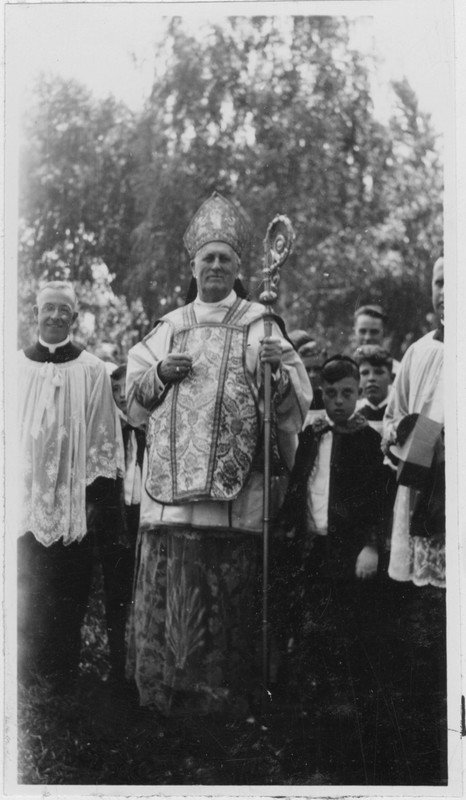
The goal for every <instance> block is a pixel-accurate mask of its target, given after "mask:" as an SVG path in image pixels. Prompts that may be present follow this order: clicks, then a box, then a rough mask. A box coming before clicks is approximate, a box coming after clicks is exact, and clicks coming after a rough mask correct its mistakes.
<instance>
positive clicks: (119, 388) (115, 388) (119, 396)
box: [110, 375, 126, 414]
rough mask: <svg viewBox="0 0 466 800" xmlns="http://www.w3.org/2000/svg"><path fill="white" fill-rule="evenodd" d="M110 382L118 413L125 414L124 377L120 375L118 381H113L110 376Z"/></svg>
mask: <svg viewBox="0 0 466 800" xmlns="http://www.w3.org/2000/svg"><path fill="white" fill-rule="evenodd" d="M110 380H111V381H112V392H113V399H114V401H115V403H116V405H117V406H118V408H119V409H120V411H123V414H126V375H122V376H121V378H118V380H114V379H113V378H112V377H111V376H110Z"/></svg>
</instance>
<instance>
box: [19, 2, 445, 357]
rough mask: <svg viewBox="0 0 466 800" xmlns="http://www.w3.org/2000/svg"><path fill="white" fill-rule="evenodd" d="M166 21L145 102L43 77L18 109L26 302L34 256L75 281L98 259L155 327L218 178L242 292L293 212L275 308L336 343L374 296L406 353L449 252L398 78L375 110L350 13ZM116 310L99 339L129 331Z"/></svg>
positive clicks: (409, 98) (431, 151) (88, 278)
mask: <svg viewBox="0 0 466 800" xmlns="http://www.w3.org/2000/svg"><path fill="white" fill-rule="evenodd" d="M166 25H167V29H166V36H165V38H164V41H163V43H162V44H161V45H160V46H159V47H158V50H157V53H156V73H155V75H154V85H153V89H152V93H151V96H150V98H149V100H148V102H147V103H146V107H145V108H144V110H143V112H142V113H141V114H138V115H132V114H130V113H129V112H128V111H127V110H126V109H124V108H123V107H122V106H121V105H120V104H117V103H116V102H115V101H114V100H112V99H109V100H107V101H105V102H104V103H102V104H98V103H96V102H95V101H94V100H93V99H92V97H91V96H90V94H89V93H88V92H87V91H86V90H85V89H84V88H83V87H81V86H78V85H76V84H74V83H72V82H63V81H56V80H51V79H49V80H45V79H44V80H42V82H40V83H39V87H38V92H37V101H36V102H35V103H34V104H33V106H32V108H31V110H30V112H29V115H28V118H27V120H26V130H27V141H28V145H27V151H25V153H24V158H23V170H22V182H21V186H22V193H21V217H22V229H21V236H20V296H21V301H22V302H24V301H25V299H26V297H28V296H30V294H31V292H32V290H33V288H34V287H35V285H36V283H37V280H38V277H39V273H40V272H41V270H42V268H43V259H44V253H52V254H53V255H54V258H58V259H59V260H62V261H63V262H64V263H65V264H66V265H67V266H68V267H69V269H70V274H71V278H72V279H73V280H75V281H78V282H80V283H83V284H84V285H85V286H86V289H85V292H88V291H89V290H93V289H94V288H95V284H94V279H93V277H92V268H93V267H92V265H95V264H96V263H97V264H98V263H101V262H104V263H105V264H106V265H107V266H108V269H109V271H110V273H111V274H112V275H114V276H115V278H114V284H113V285H114V287H115V291H116V293H117V294H118V295H119V296H120V297H121V295H122V294H124V295H125V296H126V298H127V301H128V303H129V314H130V317H131V318H132V329H133V330H135V331H138V332H141V333H142V332H143V330H145V328H144V324H143V322H142V317H141V316H140V314H139V312H140V308H141V307H140V305H137V306H136V307H133V305H132V303H141V302H142V304H143V307H144V311H145V313H146V314H147V315H148V319H149V325H150V326H151V325H153V323H154V321H155V320H156V319H157V318H158V317H160V316H161V315H162V314H163V313H165V312H166V311H167V310H169V309H171V308H173V307H174V306H176V305H177V304H180V303H182V302H183V298H184V295H185V292H186V289H187V285H188V280H189V266H188V259H187V256H186V253H185V251H184V247H183V243H182V237H183V233H184V230H185V229H186V226H187V224H188V222H189V220H190V218H191V216H192V214H193V213H194V211H195V210H196V209H197V207H198V206H199V205H200V203H201V202H202V201H203V200H204V199H205V198H206V196H208V195H209V194H210V193H211V192H212V191H213V190H214V189H218V190H219V191H220V192H222V193H224V194H225V195H227V196H228V197H230V198H232V199H233V200H235V201H237V202H239V203H240V204H241V205H242V206H243V207H244V208H245V209H246V211H247V213H248V214H249V217H250V219H251V222H252V228H253V232H254V235H253V240H252V244H251V249H250V253H249V254H248V255H247V256H246V258H245V259H244V260H243V265H242V271H243V274H244V277H245V279H246V283H247V284H248V285H249V288H250V291H251V293H252V295H253V296H257V295H258V293H259V290H260V282H261V276H260V268H261V258H262V238H263V236H264V234H265V230H266V227H267V224H268V222H269V221H270V220H271V218H272V217H273V216H274V215H275V214H276V213H278V212H280V213H286V214H287V215H288V216H289V217H290V219H291V220H292V222H293V225H294V227H295V229H296V234H297V239H296V247H295V252H294V254H293V255H292V256H291V258H290V259H289V261H288V263H287V265H286V266H285V268H284V270H283V275H282V283H281V291H280V300H279V308H278V310H279V311H280V312H281V313H282V314H283V316H284V317H285V319H286V321H287V323H288V326H289V327H290V328H291V327H305V328H313V329H314V330H315V331H316V333H317V334H318V335H320V336H321V337H322V338H324V339H325V340H326V342H327V346H328V347H329V349H334V350H340V349H342V348H344V347H345V346H346V345H347V341H348V337H349V335H350V330H351V326H352V314H353V311H354V309H355V307H356V306H357V305H359V304H360V303H362V302H367V301H369V300H371V301H382V303H383V305H384V306H385V308H386V309H387V310H388V313H389V316H390V322H391V333H392V334H393V352H394V354H395V355H399V352H400V348H401V346H402V342H403V340H404V339H405V337H406V336H407V335H408V334H409V335H411V336H414V337H417V336H419V335H420V334H421V333H422V332H423V330H424V327H425V324H426V313H427V312H428V310H429V307H430V302H429V294H430V292H429V278H430V275H429V273H430V268H431V265H432V262H433V260H434V259H435V258H436V257H437V255H439V254H440V252H441V249H442V167H441V161H440V156H439V153H438V152H437V150H438V143H437V141H436V137H435V135H434V133H433V130H432V127H431V124H430V120H429V117H428V115H427V114H425V113H423V112H422V111H421V110H420V109H419V108H418V103H417V98H416V96H415V94H414V92H413V91H412V90H411V88H410V87H409V85H408V83H407V82H406V81H402V82H399V83H397V84H395V85H394V87H393V89H394V98H395V100H396V107H395V111H394V114H393V117H392V119H391V120H390V121H389V123H388V124H382V123H381V122H379V121H378V120H377V119H376V118H375V116H374V112H373V107H372V100H371V89H370V69H371V64H370V62H369V60H368V59H367V57H366V56H363V55H362V54H360V53H359V52H357V51H355V50H354V49H352V47H351V25H352V23H351V22H350V21H349V19H347V18H339V17H325V16H320V17H299V16H296V17H291V16H290V17H280V18H278V17H252V18H245V17H230V18H227V19H226V20H225V21H224V22H222V24H209V25H208V24H205V25H204V27H203V29H202V30H201V32H200V33H196V32H193V31H192V30H190V29H189V28H188V27H187V25H186V24H185V22H184V21H183V20H182V19H180V18H176V17H172V18H169V20H168V21H167V23H166ZM123 305H124V304H123ZM126 312H127V309H125V308H123V309H122V311H121V314H120V316H119V313H120V312H118V313H117V314H116V315H115V314H114V311H111V313H110V316H109V319H108V324H107V323H105V324H104V325H103V328H102V334H101V332H100V331H99V333H98V336H100V335H104V332H105V335H106V336H108V335H109V328H110V326H111V324H112V322H113V324H114V325H115V330H114V333H113V336H114V338H115V339H116V340H119V339H121V338H124V336H123V334H122V332H121V331H120V329H119V325H120V324H123V327H124V326H125V325H126V324H127V323H128V324H129V322H128V319H127V317H126V316H125V315H126ZM133 317H134V318H133ZM23 327H24V325H23ZM130 327H131V326H130ZM124 329H125V330H126V328H125V327H124ZM96 335H97V334H96ZM98 336H97V338H98ZM129 338H131V336H130V337H129ZM125 341H126V340H125ZM128 341H129V340H128ZM126 346H127V345H126V344H125V343H124V344H123V345H122V351H124V350H125V348H126Z"/></svg>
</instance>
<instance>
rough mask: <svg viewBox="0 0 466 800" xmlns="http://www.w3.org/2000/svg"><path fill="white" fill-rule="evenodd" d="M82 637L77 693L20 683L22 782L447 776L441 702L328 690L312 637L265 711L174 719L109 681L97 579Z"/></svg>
mask: <svg viewBox="0 0 466 800" xmlns="http://www.w3.org/2000/svg"><path fill="white" fill-rule="evenodd" d="M434 624H435V620H434ZM83 633H84V635H83V642H84V644H83V650H82V658H81V667H80V677H79V681H78V686H77V689H76V691H75V692H74V693H69V694H56V693H54V692H53V690H52V688H51V686H50V685H49V684H48V683H47V682H46V681H42V682H39V683H37V684H36V685H33V686H30V687H28V688H26V687H23V686H19V690H18V731H19V734H18V735H19V745H18V752H19V763H18V783H20V784H49V785H50V784H62V785H66V784H73V785H74V784H81V785H85V784H87V785H89V784H91V785H153V786H155V785H195V784H201V785H230V784H232V785H244V784H246V785H252V786H254V785H256V786H257V785H344V784H349V785H384V784H389V785H390V784H392V785H393V784H395V785H400V784H408V785H409V784H413V785H417V784H432V785H441V784H444V783H445V782H446V773H445V767H444V766H443V760H442V759H440V758H439V752H440V749H441V739H442V736H443V735H444V732H445V729H446V727H445V726H446V723H445V720H439V721H438V724H436V725H435V726H434V727H433V725H432V718H431V714H430V711H429V709H430V708H431V706H432V702H428V703H424V704H422V703H421V704H418V705H417V706H414V705H413V704H410V702H409V701H408V700H409V699H408V698H406V697H403V696H402V697H400V696H397V692H396V689H395V687H390V686H387V685H385V686H379V689H378V691H377V696H374V694H373V692H372V689H371V690H369V689H368V692H367V696H366V697H362V698H361V696H359V697H358V698H356V695H355V693H354V692H353V693H352V692H351V691H350V692H349V693H348V692H346V691H345V690H344V689H343V688H342V685H341V684H337V683H335V684H332V681H331V680H330V681H328V682H327V685H326V687H323V686H321V685H320V684H319V680H318V679H317V678H316V676H315V675H313V674H312V673H311V671H310V670H307V669H306V668H305V665H306V664H307V663H308V658H309V657H310V654H309V652H308V651H307V650H306V646H305V645H304V644H303V645H302V646H301V648H300V649H299V650H298V652H297V653H295V655H294V657H293V658H294V661H295V667H296V669H294V670H293V669H292V670H291V673H292V675H294V676H295V678H290V679H289V680H288V682H287V683H286V684H285V688H284V689H282V691H281V692H279V693H277V692H274V694H273V702H272V703H271V704H270V706H269V707H268V708H267V711H266V713H265V714H264V715H262V716H261V715H258V716H256V717H255V718H254V719H249V720H239V721H237V720H235V721H228V720H226V719H215V718H208V719H206V718H199V717H197V718H194V717H180V718H177V719H170V720H167V719H165V718H163V717H161V716H160V715H158V714H157V713H156V712H155V711H154V710H152V709H143V708H140V707H139V705H138V702H137V695H136V693H135V691H133V689H132V687H130V686H128V687H127V689H126V690H122V689H121V687H116V686H113V685H112V684H111V683H110V682H109V681H108V679H107V676H108V661H107V642H106V635H105V629H104V624H103V605H102V587H101V585H100V582H99V581H98V580H97V581H96V585H95V589H94V593H93V597H92V599H91V603H90V608H89V612H88V615H87V618H86V621H85V626H84V632H83ZM309 663H310V662H309ZM303 665H304V667H303ZM421 668H422V666H421ZM296 676H299V677H296ZM431 700H432V698H430V701H431ZM366 712H367V713H366Z"/></svg>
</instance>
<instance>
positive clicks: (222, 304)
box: [194, 289, 237, 308]
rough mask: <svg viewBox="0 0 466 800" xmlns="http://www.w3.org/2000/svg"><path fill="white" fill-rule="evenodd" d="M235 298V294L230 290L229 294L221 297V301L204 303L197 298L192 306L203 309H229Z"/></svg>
mask: <svg viewBox="0 0 466 800" xmlns="http://www.w3.org/2000/svg"><path fill="white" fill-rule="evenodd" d="M236 297H237V295H236V292H235V290H234V289H232V290H231V292H230V294H228V295H227V296H226V297H223V298H222V299H221V300H216V301H215V303H206V302H205V301H204V300H200V299H199V296H198V297H196V299H195V301H194V305H196V306H203V307H204V308H231V306H232V305H233V304H234V303H235V301H236Z"/></svg>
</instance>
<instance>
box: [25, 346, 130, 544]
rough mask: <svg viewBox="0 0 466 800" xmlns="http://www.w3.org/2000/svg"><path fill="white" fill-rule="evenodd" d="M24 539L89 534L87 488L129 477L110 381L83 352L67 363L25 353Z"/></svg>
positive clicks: (48, 540) (53, 539)
mask: <svg viewBox="0 0 466 800" xmlns="http://www.w3.org/2000/svg"><path fill="white" fill-rule="evenodd" d="M18 438H19V443H18V472H19V475H18V477H19V497H18V509H19V510H18V514H19V531H18V532H19V535H20V536H21V535H23V534H24V533H26V532H27V531H32V533H33V534H34V536H35V537H36V539H37V540H38V541H39V542H41V543H42V544H43V545H45V546H49V545H51V544H53V543H54V542H56V541H58V540H59V539H63V541H64V543H65V544H69V543H70V542H73V541H80V540H81V539H82V538H83V536H84V535H85V533H86V529H87V528H86V487H87V486H89V485H90V484H91V483H93V482H94V481H95V480H96V478H99V477H103V478H112V479H114V478H116V477H117V474H118V475H123V474H124V460H123V443H122V437H121V426H120V421H119V419H118V415H117V413H116V406H115V403H114V401H113V396H112V390H111V384H110V379H109V377H108V375H107V372H106V370H105V366H104V364H103V362H102V361H100V360H99V359H98V358H96V356H93V355H92V354H91V353H87V352H86V351H83V352H82V353H80V355H79V356H78V358H76V359H74V360H72V361H67V362H65V363H63V364H52V363H40V362H37V361H32V360H31V359H29V358H27V357H26V356H25V355H24V353H23V352H22V351H21V352H20V353H19V370H18Z"/></svg>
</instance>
